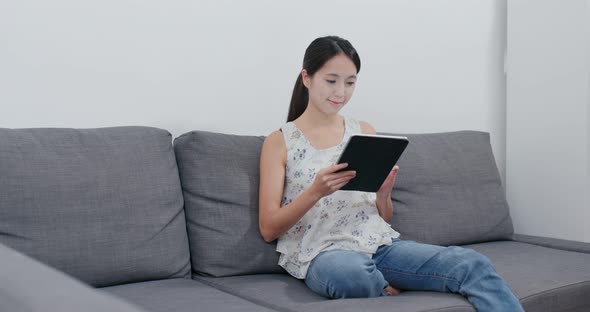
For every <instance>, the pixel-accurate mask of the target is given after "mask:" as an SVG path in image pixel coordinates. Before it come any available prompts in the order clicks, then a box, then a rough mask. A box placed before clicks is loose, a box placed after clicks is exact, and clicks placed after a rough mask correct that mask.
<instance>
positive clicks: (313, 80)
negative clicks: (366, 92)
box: [301, 53, 356, 114]
mask: <svg viewBox="0 0 590 312" xmlns="http://www.w3.org/2000/svg"><path fill="white" fill-rule="evenodd" d="M301 74H302V75H303V84H304V85H305V86H306V87H307V89H308V91H309V104H308V105H314V106H315V107H316V108H317V109H318V110H319V111H321V112H323V113H325V114H335V113H338V111H340V109H342V107H344V105H346V103H348V100H350V98H351V97H352V93H353V92H354V87H355V83H356V66H355V65H354V63H353V62H352V61H351V60H350V58H348V56H346V55H345V54H342V53H341V54H338V55H336V56H334V57H332V58H331V59H330V60H328V61H327V62H326V63H325V64H324V66H322V68H320V69H319V70H318V71H316V73H315V74H314V75H313V76H309V75H307V71H306V70H305V69H304V70H303V71H302V73H301Z"/></svg>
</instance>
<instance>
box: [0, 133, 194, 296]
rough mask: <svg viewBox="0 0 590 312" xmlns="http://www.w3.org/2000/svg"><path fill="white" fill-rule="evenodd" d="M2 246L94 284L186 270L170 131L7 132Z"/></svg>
mask: <svg viewBox="0 0 590 312" xmlns="http://www.w3.org/2000/svg"><path fill="white" fill-rule="evenodd" d="M0 177H2V178H1V179H0V243H4V244H6V245H8V246H11V247H13V248H15V249H17V250H19V251H22V252H23V253H25V254H27V255H30V256H32V257H34V258H35V259H38V260H40V261H42V262H44V263H47V264H49V265H51V266H53V267H55V268H57V269H59V270H61V271H64V272H66V273H68V274H70V275H72V276H74V277H76V278H79V279H81V280H82V281H84V282H87V283H89V284H91V285H94V286H107V285H114V284H120V283H126V282H133V281H144V280H151V279H161V278H169V277H179V276H188V274H189V273H190V262H189V251H188V239H187V234H186V226H185V219H184V211H183V209H182V207H183V206H182V204H183V199H182V190H181V187H180V180H179V177H178V170H177V167H176V161H175V157H174V152H173V149H172V140H171V135H170V133H169V132H167V131H165V130H161V129H156V128H148V127H116V128H99V129H16V130H13V129H0Z"/></svg>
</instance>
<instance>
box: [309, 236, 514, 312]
mask: <svg viewBox="0 0 590 312" xmlns="http://www.w3.org/2000/svg"><path fill="white" fill-rule="evenodd" d="M305 283H306V285H307V286H308V287H309V288H310V289H311V290H312V291H314V292H316V293H318V294H320V295H322V296H325V297H328V298H360V297H376V296H384V295H386V293H385V292H384V291H383V288H385V287H386V286H387V285H392V286H394V287H396V288H398V289H402V290H425V291H438V292H452V293H458V294H461V295H463V296H465V297H466V298H467V300H468V301H469V302H470V303H471V304H472V305H473V306H474V307H475V308H476V309H477V311H523V309H522V306H521V305H520V302H519V300H518V298H516V296H515V295H514V294H513V293H512V291H511V290H510V288H509V287H508V286H507V285H506V283H504V280H502V278H501V277H500V275H498V273H497V272H496V270H495V269H494V267H493V266H492V264H491V263H490V261H489V260H488V259H487V258H486V257H485V256H483V255H481V254H479V253H477V252H476V251H474V250H472V249H468V248H462V247H457V246H450V247H441V246H436V245H428V244H420V243H416V242H414V241H408V240H399V239H395V240H394V242H393V244H392V245H390V246H381V247H379V249H377V252H376V253H375V254H374V255H373V257H372V258H371V257H369V256H368V255H367V254H364V253H360V252H355V251H349V250H330V251H325V252H322V253H320V254H319V255H318V256H317V257H316V258H315V259H314V260H313V261H312V262H311V265H310V267H309V271H308V273H307V276H306V279H305Z"/></svg>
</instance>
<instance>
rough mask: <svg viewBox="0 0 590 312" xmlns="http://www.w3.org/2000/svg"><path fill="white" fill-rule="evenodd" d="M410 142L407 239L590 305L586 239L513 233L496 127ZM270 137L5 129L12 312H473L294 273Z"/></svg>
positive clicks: (1, 186) (4, 225)
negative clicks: (283, 248) (278, 245)
mask: <svg viewBox="0 0 590 312" xmlns="http://www.w3.org/2000/svg"><path fill="white" fill-rule="evenodd" d="M407 136H408V137H409V139H410V141H411V144H410V145H409V147H408V149H407V151H406V152H405V153H404V155H403V156H402V158H401V159H400V162H399V164H400V167H401V170H400V173H399V175H398V179H397V182H396V185H395V187H394V192H393V197H394V201H395V202H394V205H395V215H394V217H393V220H392V222H393V223H392V224H393V226H394V228H395V229H397V230H398V231H399V232H400V233H401V234H402V239H412V240H416V241H421V242H427V243H432V244H440V245H463V246H465V247H468V248H473V249H475V250H477V251H479V252H481V253H483V254H484V255H486V256H487V257H488V258H490V260H491V261H492V262H493V264H494V265H495V267H496V269H497V270H498V272H499V273H500V274H501V275H502V276H503V277H504V278H505V280H506V281H507V282H508V284H509V286H510V287H511V288H512V289H513V290H514V292H515V293H516V294H517V296H518V297H519V298H520V299H521V302H522V304H523V306H524V307H525V309H526V310H527V311H590V244H588V243H580V242H573V241H563V240H557V239H547V238H541V237H531V236H524V235H515V234H513V228H512V222H511V219H510V215H509V212H508V205H507V203H506V200H505V196H504V193H503V191H502V186H501V183H500V177H499V175H498V170H497V168H496V165H495V161H494V157H493V155H492V151H491V147H490V143H489V135H488V134H487V133H483V132H475V131H460V132H449V133H435V134H409V135H407ZM263 139H264V138H263V137H257V136H237V135H227V134H221V133H210V132H203V131H193V132H189V133H186V134H184V135H181V136H179V137H177V138H175V139H174V141H173V140H172V137H171V135H170V133H169V132H168V131H166V130H162V129H157V128H150V127H115V128H98V129H56V128H50V129H49V128H47V129H40V128H39V129H0V311H10V312H13V311H14V312H19V311H129V312H131V311H133V312H136V311H153V312H160V311H372V310H374V311H408V312H409V311H474V309H473V308H472V307H471V305H470V304H469V303H468V302H467V301H466V300H465V299H464V298H462V297H461V296H458V295H454V294H445V293H431V292H420V291H405V292H403V293H402V294H401V295H399V296H395V297H381V298H370V299H343V300H328V299H325V298H322V297H320V296H318V295H315V294H314V293H312V292H311V291H309V290H308V289H307V288H306V286H305V284H304V283H303V282H301V281H300V280H296V279H294V278H292V277H290V276H289V275H287V274H286V273H285V272H284V271H283V270H282V269H281V268H280V267H278V266H277V264H276V263H277V259H278V254H277V253H276V252H275V244H274V243H271V244H268V243H265V242H264V241H263V240H262V238H261V237H260V234H259V232H258V161H259V155H260V148H261V146H262V142H263ZM548 226H550V225H548Z"/></svg>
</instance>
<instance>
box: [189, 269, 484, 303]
mask: <svg viewBox="0 0 590 312" xmlns="http://www.w3.org/2000/svg"><path fill="white" fill-rule="evenodd" d="M193 278H195V279H198V280H200V281H203V282H205V283H207V284H209V285H211V286H213V287H216V288H219V289H220V290H223V291H226V292H229V293H232V294H236V295H238V296H240V297H242V298H245V299H248V300H250V301H253V302H256V303H258V304H260V305H264V306H267V307H269V308H273V309H276V310H279V311H294V312H295V311H297V312H298V311H335V312H346V311H350V312H356V311H382V312H385V311H392V312H393V311H395V312H418V311H447V312H467V311H469V312H473V311H475V310H474V309H473V307H472V306H471V304H470V303H469V302H468V301H467V300H465V299H464V298H463V297H461V296H459V295H456V294H443V293H435V292H421V291H411V292H402V293H401V294H400V295H399V296H395V297H380V298H362V299H338V300H330V299H326V298H323V297H321V296H319V295H316V294H315V293H313V292H312V291H311V290H309V289H308V288H307V286H306V285H305V283H303V281H301V280H298V279H295V278H293V277H291V276H289V275H286V274H264V275H262V274H260V275H246V276H233V277H221V278H215V277H203V276H194V277H193Z"/></svg>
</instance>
